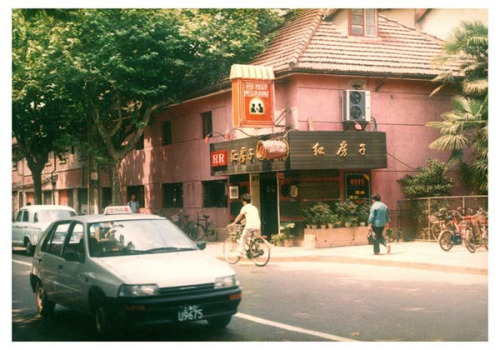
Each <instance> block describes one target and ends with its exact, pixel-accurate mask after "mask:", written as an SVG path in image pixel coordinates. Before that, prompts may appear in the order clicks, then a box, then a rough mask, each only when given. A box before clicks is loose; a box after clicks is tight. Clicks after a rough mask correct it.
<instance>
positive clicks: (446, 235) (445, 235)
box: [439, 230, 453, 252]
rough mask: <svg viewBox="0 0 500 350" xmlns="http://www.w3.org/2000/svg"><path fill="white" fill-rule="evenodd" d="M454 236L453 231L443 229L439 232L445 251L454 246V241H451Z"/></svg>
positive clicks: (440, 243)
mask: <svg viewBox="0 0 500 350" xmlns="http://www.w3.org/2000/svg"><path fill="white" fill-rule="evenodd" d="M452 237H453V233H452V232H451V231H448V230H446V231H441V233H440V234H439V246H440V247H441V249H442V250H444V251H445V252H447V251H449V250H450V249H451V248H452V247H453V243H452V241H451V239H452Z"/></svg>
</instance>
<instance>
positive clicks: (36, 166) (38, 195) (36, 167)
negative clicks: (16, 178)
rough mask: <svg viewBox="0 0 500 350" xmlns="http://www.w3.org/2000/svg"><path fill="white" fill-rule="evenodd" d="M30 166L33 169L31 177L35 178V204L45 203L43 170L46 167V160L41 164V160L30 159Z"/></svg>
mask: <svg viewBox="0 0 500 350" xmlns="http://www.w3.org/2000/svg"><path fill="white" fill-rule="evenodd" d="M27 163H28V168H29V169H30V171H31V177H32V178H33V188H34V190H35V197H34V201H35V203H33V204H43V202H42V171H43V168H45V163H46V161H44V162H43V164H41V165H40V162H34V161H29V160H28V162H27Z"/></svg>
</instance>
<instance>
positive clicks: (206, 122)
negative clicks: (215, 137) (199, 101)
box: [201, 112, 213, 138]
mask: <svg viewBox="0 0 500 350" xmlns="http://www.w3.org/2000/svg"><path fill="white" fill-rule="evenodd" d="M201 119H202V123H203V135H202V137H203V138H205V136H207V135H209V134H211V133H212V131H213V130H212V112H205V113H202V114H201Z"/></svg>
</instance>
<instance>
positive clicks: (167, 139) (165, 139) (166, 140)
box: [161, 120, 173, 146]
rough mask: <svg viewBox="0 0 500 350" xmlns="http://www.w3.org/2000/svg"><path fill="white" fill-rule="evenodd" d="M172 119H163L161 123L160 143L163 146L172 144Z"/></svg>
mask: <svg viewBox="0 0 500 350" xmlns="http://www.w3.org/2000/svg"><path fill="white" fill-rule="evenodd" d="M172 135H173V134H172V121H171V120H165V121H163V123H162V135H161V136H162V141H161V142H162V145H163V146H168V145H171V144H173V140H172Z"/></svg>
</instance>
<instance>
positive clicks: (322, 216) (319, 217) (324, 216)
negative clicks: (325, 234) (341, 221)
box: [309, 202, 333, 228]
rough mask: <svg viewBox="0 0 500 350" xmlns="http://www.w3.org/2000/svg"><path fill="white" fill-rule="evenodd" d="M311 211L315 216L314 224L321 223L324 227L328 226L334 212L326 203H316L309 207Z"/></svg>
mask: <svg viewBox="0 0 500 350" xmlns="http://www.w3.org/2000/svg"><path fill="white" fill-rule="evenodd" d="M309 212H310V214H311V215H312V217H313V224H314V225H321V226H322V228H325V227H326V224H327V223H328V220H329V217H330V215H331V214H333V212H332V210H331V209H330V206H329V205H328V204H326V203H321V202H319V203H316V204H315V205H313V206H312V207H310V208H309Z"/></svg>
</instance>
